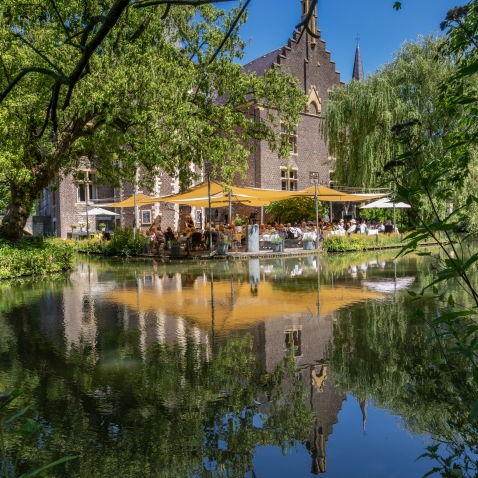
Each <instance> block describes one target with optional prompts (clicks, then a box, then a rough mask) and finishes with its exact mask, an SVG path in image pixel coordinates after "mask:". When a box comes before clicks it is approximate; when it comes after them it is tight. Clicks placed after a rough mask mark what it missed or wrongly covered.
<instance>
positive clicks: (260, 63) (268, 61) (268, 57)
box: [243, 46, 284, 76]
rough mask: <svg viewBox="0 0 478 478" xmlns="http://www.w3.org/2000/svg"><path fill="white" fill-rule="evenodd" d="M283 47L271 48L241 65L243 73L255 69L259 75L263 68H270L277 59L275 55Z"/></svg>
mask: <svg viewBox="0 0 478 478" xmlns="http://www.w3.org/2000/svg"><path fill="white" fill-rule="evenodd" d="M283 49H284V47H283V46H281V47H280V48H277V49H276V50H272V51H270V52H269V53H266V54H265V55H263V56H260V57H259V58H256V59H255V60H252V61H250V62H249V63H246V64H245V65H244V67H243V70H244V72H245V73H249V72H251V71H255V72H256V73H257V75H258V76H261V75H262V74H263V73H264V71H265V70H270V69H271V67H272V65H273V63H276V61H277V55H280V54H281V53H282V50H283Z"/></svg>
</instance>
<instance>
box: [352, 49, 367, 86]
mask: <svg viewBox="0 0 478 478" xmlns="http://www.w3.org/2000/svg"><path fill="white" fill-rule="evenodd" d="M352 78H353V79H354V80H357V81H362V80H364V79H365V75H364V74H363V66H362V56H361V55H360V45H359V44H358V43H357V49H356V50H355V61H354V72H353V74H352Z"/></svg>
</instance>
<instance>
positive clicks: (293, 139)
mask: <svg viewBox="0 0 478 478" xmlns="http://www.w3.org/2000/svg"><path fill="white" fill-rule="evenodd" d="M280 135H281V141H282V142H283V143H285V142H286V141H287V135H289V139H288V141H289V145H290V154H297V130H296V129H295V128H292V127H290V126H289V125H287V124H285V123H281V125H280Z"/></svg>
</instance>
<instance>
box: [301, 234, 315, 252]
mask: <svg viewBox="0 0 478 478" xmlns="http://www.w3.org/2000/svg"><path fill="white" fill-rule="evenodd" d="M302 248H303V249H304V251H313V250H314V238H313V237H310V236H306V237H304V238H303V239H302Z"/></svg>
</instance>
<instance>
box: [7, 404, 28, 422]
mask: <svg viewBox="0 0 478 478" xmlns="http://www.w3.org/2000/svg"><path fill="white" fill-rule="evenodd" d="M29 408H30V406H28V407H25V408H24V409H23V410H20V411H19V412H17V413H15V415H13V416H12V417H10V418H9V419H8V420H7V421H6V422H5V425H8V424H9V423H12V422H13V420H16V419H17V418H18V417H21V416H22V415H23V414H24V413H25V412H26V411H27V410H28V409H29Z"/></svg>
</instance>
